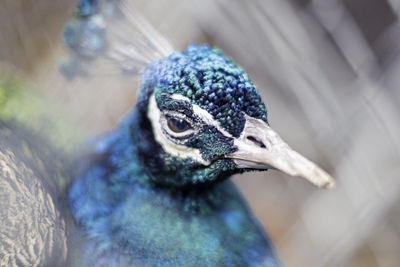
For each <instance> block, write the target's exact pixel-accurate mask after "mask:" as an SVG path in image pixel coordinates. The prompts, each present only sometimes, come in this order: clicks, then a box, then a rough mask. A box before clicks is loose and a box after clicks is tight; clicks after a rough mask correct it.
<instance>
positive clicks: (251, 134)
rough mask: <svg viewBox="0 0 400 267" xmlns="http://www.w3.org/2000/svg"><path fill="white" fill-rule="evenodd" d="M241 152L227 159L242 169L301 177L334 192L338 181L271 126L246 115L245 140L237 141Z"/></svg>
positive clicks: (236, 144)
mask: <svg viewBox="0 0 400 267" xmlns="http://www.w3.org/2000/svg"><path fill="white" fill-rule="evenodd" d="M235 146H237V148H238V150H237V151H236V152H234V153H232V154H229V155H227V156H226V157H227V158H231V159H233V160H234V162H235V164H236V165H237V167H238V168H250V169H270V168H273V169H277V170H280V171H282V172H284V173H287V174H289V175H292V176H301V177H303V178H305V179H307V180H308V181H310V182H311V183H312V184H314V185H316V186H318V187H322V188H333V187H334V186H335V180H334V179H333V178H332V177H331V176H330V175H329V174H328V173H326V172H325V171H324V170H322V169H321V168H320V167H318V166H317V165H316V164H315V163H313V162H311V161H309V160H308V159H306V158H305V157H303V156H302V155H300V154H299V153H297V152H296V151H294V150H293V149H292V148H290V147H289V145H288V144H286V143H285V142H284V141H283V140H282V139H281V138H280V136H279V135H278V134H277V133H276V132H274V131H273V130H272V129H271V128H270V127H269V126H268V124H267V123H265V122H264V121H262V120H259V119H255V118H252V117H249V116H247V115H246V124H245V127H244V130H243V132H242V134H241V136H240V137H239V138H237V139H235Z"/></svg>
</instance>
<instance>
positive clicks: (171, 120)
mask: <svg viewBox="0 0 400 267" xmlns="http://www.w3.org/2000/svg"><path fill="white" fill-rule="evenodd" d="M167 124H168V127H169V129H170V130H171V131H173V132H175V133H183V132H185V131H187V130H189V129H191V128H192V126H191V125H190V123H188V122H187V121H186V120H184V119H180V118H175V117H168V118H167Z"/></svg>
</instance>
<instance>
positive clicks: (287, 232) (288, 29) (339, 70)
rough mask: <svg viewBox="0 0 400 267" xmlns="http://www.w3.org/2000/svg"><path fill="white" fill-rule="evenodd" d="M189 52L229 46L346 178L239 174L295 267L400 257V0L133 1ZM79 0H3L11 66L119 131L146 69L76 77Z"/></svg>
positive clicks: (4, 51)
mask: <svg viewBox="0 0 400 267" xmlns="http://www.w3.org/2000/svg"><path fill="white" fill-rule="evenodd" d="M132 1H133V2H134V4H135V7H136V8H137V10H138V11H139V12H140V13H141V14H142V15H143V17H144V18H146V19H147V20H148V21H149V22H150V23H151V24H152V25H153V26H154V28H155V29H156V30H158V31H159V32H160V33H161V34H162V35H163V36H164V37H165V38H166V39H167V40H168V41H169V42H170V43H171V44H172V46H173V47H174V48H175V49H179V50H182V49H185V48H186V46H187V45H188V44H190V43H209V44H211V45H215V46H218V47H220V48H222V49H223V50H224V51H225V52H226V54H227V55H229V56H230V57H232V58H233V59H234V60H235V61H236V62H237V63H238V64H239V65H241V66H242V67H243V68H244V69H245V70H246V71H247V72H248V73H249V74H250V77H251V78H252V80H253V81H254V83H255V84H256V85H257V87H258V90H259V91H260V93H261V94H262V97H263V99H264V101H265V103H266V105H267V108H268V110H269V120H270V123H271V125H272V127H273V128H274V129H275V130H276V131H277V132H279V133H280V135H281V136H282V137H283V139H284V140H286V141H287V142H288V143H289V144H290V145H291V146H292V147H293V148H295V149H296V150H297V151H299V152H300V153H302V154H304V155H305V156H307V157H308V158H310V159H311V160H313V161H315V162H316V163H318V164H319V165H321V166H322V167H323V168H324V169H326V170H327V171H328V172H329V173H331V174H332V175H333V176H334V177H335V178H336V179H337V187H336V189H334V190H330V191H326V190H320V189H317V188H315V187H313V186H312V185H311V184H309V183H307V182H306V181H304V180H302V179H297V178H290V177H287V176H286V175H282V174H280V173H278V172H275V171H268V172H262V173H250V174H246V175H241V176H236V177H234V178H233V179H234V181H235V182H236V183H237V184H238V186H239V188H240V190H241V191H242V192H243V194H244V195H245V197H246V199H247V200H248V201H249V203H250V206H251V207H252V209H253V210H254V212H255V214H256V215H257V217H258V218H259V219H260V220H261V222H262V224H263V225H264V226H265V228H266V229H267V231H268V233H269V235H270V236H271V238H272V239H273V240H274V242H275V244H276V247H277V250H278V254H279V255H280V257H281V259H282V261H283V263H284V264H285V265H286V266H289V267H290V266H293V267H295V266H385V267H386V266H400V253H399V248H400V199H399V198H400V194H399V193H400V138H399V136H400V116H399V112H400V90H399V89H398V84H399V83H400V57H399V52H400V27H399V22H398V16H399V14H400V13H399V12H400V1H398V0H270V1H262V0H256V1H239V0H235V1H232V0H231V1H228V0H217V1H215V0H203V1H194V0H193V1H178V0H170V1H155V0H132ZM75 5H76V3H75V1H69V0H3V1H1V2H0V73H1V74H2V75H5V74H6V75H13V76H15V77H18V79H21V80H22V81H24V82H25V83H27V84H29V85H30V86H29V88H30V89H29V90H36V91H38V93H39V94H43V95H45V97H47V98H49V99H51V101H52V102H54V103H55V104H56V105H58V106H59V107H60V109H63V110H65V111H66V113H67V114H68V116H70V117H71V118H72V119H73V120H74V121H76V123H77V124H79V125H81V126H82V127H83V128H84V129H85V133H86V136H87V137H89V136H94V135H96V134H99V133H102V132H105V131H109V130H111V129H112V128H113V127H115V126H116V125H117V124H118V121H119V120H120V118H121V117H122V116H123V115H124V114H125V113H126V112H127V111H128V110H129V109H130V108H131V107H132V105H134V103H135V99H136V92H137V88H138V81H139V79H138V77H137V76H135V75H132V76H129V75H128V76H127V75H125V76H123V77H122V76H118V75H113V76H102V77H96V78H93V79H92V78H90V77H87V78H85V77H79V78H77V79H74V80H72V81H68V80H66V79H65V78H64V77H63V76H62V75H60V73H59V64H60V62H62V61H63V60H65V59H66V58H67V56H68V55H67V54H68V53H67V52H66V50H65V47H64V46H63V44H62V38H61V36H62V31H63V27H64V24H65V23H66V21H67V20H68V18H70V17H72V16H73V14H74V10H75Z"/></svg>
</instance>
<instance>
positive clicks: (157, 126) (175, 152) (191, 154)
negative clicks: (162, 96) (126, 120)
mask: <svg viewBox="0 0 400 267" xmlns="http://www.w3.org/2000/svg"><path fill="white" fill-rule="evenodd" d="M147 117H148V118H149V120H150V122H151V125H152V127H153V132H154V137H155V139H156V141H157V142H158V143H159V144H160V145H161V146H162V148H163V149H164V151H165V152H167V153H169V154H171V155H172V156H175V157H179V158H183V159H187V158H190V159H193V160H195V161H197V162H200V163H201V164H203V165H205V166H208V165H210V164H211V162H210V161H206V160H204V159H203V157H202V156H201V154H200V150H199V149H196V148H192V147H187V146H184V145H179V144H176V143H174V142H172V141H171V140H169V139H168V138H167V137H166V136H165V134H164V132H163V130H162V128H161V127H162V126H161V122H160V118H161V111H160V110H159V108H158V107H157V103H156V99H155V96H154V94H152V95H151V97H150V99H149V108H148V111H147Z"/></svg>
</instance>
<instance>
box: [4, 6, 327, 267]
mask: <svg viewBox="0 0 400 267" xmlns="http://www.w3.org/2000/svg"><path fill="white" fill-rule="evenodd" d="M132 14H134V16H133V15H132ZM147 26H148V25H147V24H146V22H145V21H144V20H143V19H142V18H141V17H140V16H139V14H138V13H137V12H135V11H134V10H132V8H131V6H130V5H129V2H128V1H124V0H119V1H117V0H116V1H109V0H108V1H107V0H104V1H101V0H81V1H80V2H79V4H78V9H77V13H76V18H75V19H73V20H71V21H69V22H68V23H67V25H66V28H65V31H64V42H65V44H66V46H67V47H68V48H69V51H70V54H71V57H70V59H69V60H68V61H66V62H64V63H63V64H62V65H61V66H60V70H61V72H62V73H63V74H64V75H65V77H66V78H67V79H75V78H77V77H78V76H83V77H84V78H86V77H94V76H96V75H102V72H103V71H104V70H105V71H106V72H107V73H110V72H115V71H117V73H118V75H137V74H139V73H140V75H141V82H140V89H139V94H138V99H137V104H136V105H135V107H133V108H132V110H131V111H130V112H129V113H128V115H127V116H126V117H125V118H124V119H123V120H122V121H121V123H120V125H119V126H118V127H117V128H116V129H114V130H113V131H111V132H109V133H107V134H105V135H103V136H101V137H99V138H96V139H94V140H91V141H90V142H88V143H89V144H88V143H85V147H86V153H84V155H79V157H77V156H70V155H69V156H68V157H67V158H69V159H68V160H63V159H62V158H60V159H58V158H57V157H54V158H52V160H54V161H56V162H57V163H56V166H59V168H57V171H58V172H57V175H50V177H52V178H53V179H56V180H55V181H56V185H58V187H57V186H55V188H56V189H54V190H53V191H54V192H55V193H54V194H53V195H54V196H53V199H56V200H57V201H56V202H57V203H58V202H60V203H58V204H57V205H56V206H55V207H53V208H50V209H52V210H53V209H54V210H55V211H54V214H56V215H57V216H55V217H57V218H60V219H59V221H60V223H59V224H60V225H61V226H60V227H59V228H61V229H60V230H58V231H57V233H62V234H63V235H62V238H61V239H60V240H61V241H60V242H61V245H60V247H61V248H60V249H58V250H57V251H56V252H54V249H53V250H51V251H50V252H46V253H47V254H44V256H43V257H44V258H43V259H42V260H41V261H38V264H43V263H48V262H51V263H52V262H54V258H55V259H59V260H60V261H59V263H58V264H59V265H64V264H66V265H68V266H280V261H279V258H278V256H277V254H276V252H275V249H274V245H273V243H272V242H271V240H270V239H269V237H268V235H267V234H266V233H265V231H264V229H263V228H262V226H261V225H260V223H259V222H258V221H257V219H256V218H255V217H254V215H253V214H252V212H251V210H250V209H249V207H248V206H247V204H246V202H245V200H244V199H243V198H242V196H241V195H240V193H239V191H238V189H237V188H236V186H235V185H234V184H233V183H232V182H231V181H230V180H229V178H230V177H231V176H232V175H234V174H239V173H244V172H248V171H254V170H268V169H277V170H280V171H282V172H285V173H287V174H289V175H292V176H301V177H304V178H305V179H307V180H309V181H310V182H311V183H313V184H315V185H317V186H319V187H322V188H332V187H333V186H334V185H335V182H334V180H333V178H332V177H331V176H330V175H329V174H327V173H326V172H325V171H323V170H322V169H320V168H319V167H318V166H316V165H315V164H314V163H312V162H311V161H309V160H307V159H306V158H304V157H303V156H301V155H300V154H298V153H297V152H295V151H293V150H292V149H291V148H290V147H289V146H288V145H287V144H286V143H285V142H284V141H283V140H282V139H281V138H280V137H279V135H278V134H277V133H275V132H274V131H273V130H272V129H271V127H270V125H269V122H268V116H267V115H268V114H267V109H266V106H265V104H264V102H263V101H262V99H261V97H260V94H259V93H258V91H257V90H256V86H255V85H254V83H253V82H252V81H251V79H250V77H249V75H248V74H247V73H246V72H245V71H244V70H243V69H242V68H241V67H239V66H238V65H237V64H236V63H235V62H234V61H233V60H232V59H230V58H229V57H227V56H226V55H225V54H224V53H223V51H222V50H221V49H219V48H215V47H211V46H209V45H196V44H192V45H189V46H188V47H187V48H186V50H184V51H173V49H172V48H171V47H170V45H169V44H168V42H166V41H165V40H164V39H163V38H160V37H159V35H157V34H156V33H155V32H154V31H153V29H152V28H151V27H147ZM138 29H139V32H140V34H141V38H134V36H136V35H135V34H136V33H137V32H138ZM98 66H102V67H104V66H105V67H104V68H100V67H98ZM113 74H114V73H113ZM78 78H79V77H78ZM8 128H10V127H9V126H7V129H8ZM18 132H25V131H18ZM28 132H29V131H28ZM35 138H36V137H35ZM33 139H34V138H33ZM33 139H32V140H33ZM29 140H31V138H30V139H29ZM35 140H36V139H35ZM13 142H16V141H13ZM42 142H43V143H46V142H45V141H41V142H39V144H41V143H42ZM39 147H41V146H39ZM88 147H89V149H88ZM21 149H22V150H23V148H19V149H18V150H21ZM43 153H45V152H43ZM28 154H29V153H28ZM53 154H55V155H57V154H59V153H57V152H51V153H48V154H46V155H47V157H52V156H51V155H53ZM71 158H73V159H71ZM39 162H40V161H39ZM60 162H61V163H60ZM62 163H64V164H65V165H67V166H68V167H67V168H66V166H62V165H63V164H62ZM36 165H40V163H38V162H35V163H34V166H36ZM50 165H51V166H53V165H52V164H50ZM51 166H50V167H47V166H44V167H43V168H42V171H43V172H44V173H45V174H46V173H47V172H48V171H47V170H49V169H51ZM59 172H60V174H59ZM45 174H44V175H43V176H46V175H45ZM52 174H53V173H52ZM65 175H66V176H69V178H66V179H65V178H64V176H65ZM21 176H22V175H21ZM46 177H47V176H46ZM39 179H42V178H39ZM60 181H64V182H60ZM52 183H54V180H53V181H51V183H50V184H52ZM60 183H61V184H62V185H61V186H60V185H59V184H60ZM46 186H47V185H46ZM46 188H47V187H46ZM50 188H51V187H50ZM60 188H61V189H60ZM53 191H52V192H53ZM49 195H51V194H50V193H49ZM57 222H58V221H57ZM59 224H58V223H57V225H59ZM36 231H38V230H36ZM57 240H59V239H57ZM44 243H45V242H44ZM52 244H54V242H52ZM57 244H58V243H57ZM27 251H28V252H29V249H27ZM59 251H61V252H59ZM60 255H61V256H60ZM27 257H29V253H28V256H27ZM16 258H18V257H16ZM50 258H51V259H52V260H51V261H50V260H48V259H50ZM17 263H18V262H17Z"/></svg>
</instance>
